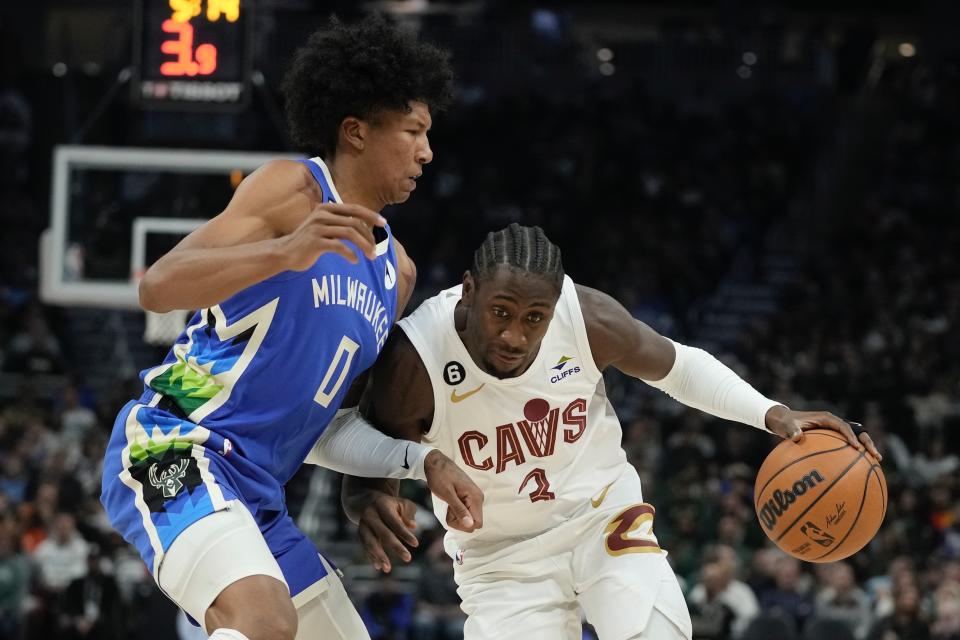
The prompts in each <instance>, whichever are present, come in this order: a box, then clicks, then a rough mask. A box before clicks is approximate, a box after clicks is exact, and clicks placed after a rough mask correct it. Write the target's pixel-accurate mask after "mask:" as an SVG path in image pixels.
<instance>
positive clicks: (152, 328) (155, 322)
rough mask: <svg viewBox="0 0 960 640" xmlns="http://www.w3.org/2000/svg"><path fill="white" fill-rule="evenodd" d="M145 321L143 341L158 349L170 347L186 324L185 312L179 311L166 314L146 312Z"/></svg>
mask: <svg viewBox="0 0 960 640" xmlns="http://www.w3.org/2000/svg"><path fill="white" fill-rule="evenodd" d="M144 313H146V316H147V319H146V323H145V325H144V329H143V341H144V342H146V343H147V344H152V345H155V346H158V347H169V346H170V345H172V344H173V343H174V342H175V341H176V339H177V338H179V337H180V334H181V333H183V328H184V327H185V326H186V324H187V312H186V311H182V310H180V309H176V310H174V311H168V312H166V313H156V312H154V311H146V310H144Z"/></svg>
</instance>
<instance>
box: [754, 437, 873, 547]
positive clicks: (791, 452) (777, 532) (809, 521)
mask: <svg viewBox="0 0 960 640" xmlns="http://www.w3.org/2000/svg"><path fill="white" fill-rule="evenodd" d="M754 500H755V504H754V507H755V508H756V511H757V518H759V520H760V527H761V528H762V529H763V532H764V533H766V534H767V537H769V538H770V539H771V540H773V542H774V543H776V545H777V546H778V547H780V548H781V549H783V550H784V551H786V552H787V553H789V554H790V555H792V556H794V557H795V558H799V559H800V560H806V561H807V562H833V561H834V560H841V559H843V558H846V557H848V556H851V555H853V554H854V553H856V552H857V551H859V550H860V549H862V548H863V547H864V546H865V545H866V544H867V543H868V542H870V540H871V539H872V538H873V536H874V535H875V534H876V533H877V530H878V529H879V528H880V523H882V522H883V516H884V515H885V514H886V512H887V481H886V479H885V478H884V476H883V471H882V470H881V469H880V463H879V462H877V461H876V459H874V458H873V456H871V455H870V454H869V453H867V452H866V451H858V450H857V449H855V448H853V447H852V446H850V444H849V443H848V442H847V441H846V439H844V438H843V437H842V436H840V435H839V434H837V433H836V432H834V431H830V430H826V429H814V430H810V431H807V432H806V435H805V437H804V439H803V442H801V443H799V444H797V443H795V442H792V441H790V440H784V441H783V442H781V443H780V444H779V445H777V447H776V448H775V449H774V450H773V451H771V452H770V454H769V455H768V456H767V459H766V460H764V462H763V465H762V466H761V467H760V472H759V473H758V474H757V482H756V485H755V487H754Z"/></svg>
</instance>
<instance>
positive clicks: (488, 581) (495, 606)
mask: <svg viewBox="0 0 960 640" xmlns="http://www.w3.org/2000/svg"><path fill="white" fill-rule="evenodd" d="M639 487H640V484H639V478H637V476H636V471H635V470H634V469H633V468H632V467H631V468H629V470H628V471H627V472H625V473H624V474H623V475H622V476H621V478H620V479H619V480H618V481H617V482H615V483H614V484H612V485H611V486H610V487H609V488H608V489H607V490H606V491H605V492H602V493H601V492H600V491H599V490H598V495H597V496H595V497H594V499H593V500H592V501H589V500H588V501H586V504H585V506H584V509H582V510H580V511H579V512H578V513H577V514H576V516H575V517H573V518H571V519H570V520H568V521H567V522H565V523H563V524H561V525H559V526H557V527H555V528H553V529H551V530H549V531H547V532H545V533H543V534H540V535H539V536H536V537H534V538H530V539H525V540H518V541H516V542H513V543H497V544H495V545H490V546H489V547H486V548H484V547H478V546H473V547H470V548H468V549H466V550H462V551H461V552H459V553H457V552H456V551H454V553H453V555H455V556H456V557H457V558H458V560H455V561H454V568H455V571H454V576H455V578H456V581H457V584H458V586H459V588H458V593H459V594H460V597H461V599H462V600H463V605H462V606H463V610H464V611H465V612H466V613H467V615H468V618H467V622H466V625H465V629H464V638H465V640H494V639H496V640H512V639H516V640H564V639H570V640H574V639H576V640H579V638H580V637H581V625H580V620H581V611H582V612H583V614H584V615H585V616H586V619H587V621H588V622H590V623H591V624H592V625H593V626H594V628H595V629H596V630H597V633H598V634H599V636H600V640H627V639H629V638H643V639H646V638H648V637H649V638H651V639H652V638H654V637H655V640H690V638H692V636H693V631H692V625H691V622H690V614H689V612H688V611H687V606H686V603H685V601H684V598H683V593H682V591H681V590H680V585H679V583H678V582H677V578H676V576H675V575H674V574H673V570H672V569H671V567H670V565H669V563H668V562H667V554H666V552H665V551H663V550H661V549H660V547H659V543H658V541H657V539H656V537H655V536H654V535H653V518H654V509H653V507H651V506H650V505H648V504H644V503H642V502H632V501H631V499H635V498H637V497H639V496H640V495H641V493H640V490H639ZM594 504H596V506H595V507H594V506H593V505H594ZM651 634H654V635H651Z"/></svg>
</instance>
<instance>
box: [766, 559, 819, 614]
mask: <svg viewBox="0 0 960 640" xmlns="http://www.w3.org/2000/svg"><path fill="white" fill-rule="evenodd" d="M773 577H774V586H773V587H768V588H767V589H764V590H763V591H762V592H761V593H760V607H761V608H762V609H763V610H764V611H765V612H770V613H779V614H780V615H782V616H783V617H784V618H786V619H788V620H791V621H792V622H793V627H794V629H798V630H799V629H802V628H803V625H804V623H805V622H806V620H807V618H809V617H810V616H811V614H813V597H812V596H811V595H810V592H809V589H808V587H807V577H806V576H804V575H803V573H801V571H800V561H799V560H797V559H796V558H794V557H793V556H788V555H786V554H784V553H781V555H780V557H779V558H778V559H777V561H776V566H775V569H774V576H773Z"/></svg>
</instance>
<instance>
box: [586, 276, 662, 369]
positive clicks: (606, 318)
mask: <svg viewBox="0 0 960 640" xmlns="http://www.w3.org/2000/svg"><path fill="white" fill-rule="evenodd" d="M577 297H578V298H579V300H580V309H581V311H582V313H583V322H584V325H585V326H586V330H587V339H588V340H589V341H590V350H591V351H592V352H593V359H594V361H595V362H596V364H597V368H598V369H600V370H601V371H603V370H604V369H605V368H606V367H609V366H613V367H616V368H617V369H619V370H620V371H623V372H624V373H626V374H628V375H632V376H634V377H637V378H641V379H644V380H659V379H660V378H662V377H663V376H664V375H666V372H667V371H669V370H670V366H671V364H672V362H673V346H672V345H671V344H670V341H668V340H667V339H666V338H664V337H663V336H661V335H660V334H658V333H657V332H656V331H654V330H653V329H651V328H650V327H649V326H647V325H646V324H645V323H643V322H641V321H640V320H637V319H636V318H634V317H633V316H632V315H631V314H630V312H629V311H627V309H626V307H624V306H623V305H622V304H620V302H618V301H617V300H616V299H615V298H614V297H613V296H611V295H609V294H606V293H604V292H602V291H598V290H596V289H591V288H590V287H585V286H582V285H577Z"/></svg>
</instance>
